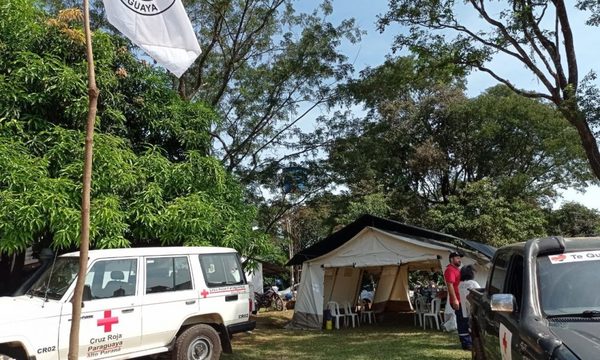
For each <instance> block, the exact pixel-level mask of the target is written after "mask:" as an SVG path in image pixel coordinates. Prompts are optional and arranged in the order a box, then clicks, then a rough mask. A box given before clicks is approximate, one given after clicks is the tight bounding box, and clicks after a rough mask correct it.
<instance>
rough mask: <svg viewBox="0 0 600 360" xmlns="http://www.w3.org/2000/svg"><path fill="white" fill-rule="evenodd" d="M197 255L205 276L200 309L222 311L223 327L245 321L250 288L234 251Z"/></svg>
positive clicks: (247, 315)
mask: <svg viewBox="0 0 600 360" xmlns="http://www.w3.org/2000/svg"><path fill="white" fill-rule="evenodd" d="M199 258H200V266H201V268H202V274H203V277H204V288H202V289H200V296H201V305H200V309H201V311H202V312H203V313H209V312H219V313H221V315H222V317H223V322H224V323H225V326H227V325H231V324H233V323H237V322H240V321H243V320H248V317H249V313H250V306H251V304H250V302H249V301H250V296H249V291H250V290H249V286H248V284H247V282H246V278H245V276H244V272H243V271H242V267H241V263H240V260H239V257H238V255H237V253H221V254H202V255H199Z"/></svg>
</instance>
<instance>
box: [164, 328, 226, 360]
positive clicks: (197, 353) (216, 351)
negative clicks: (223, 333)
mask: <svg viewBox="0 0 600 360" xmlns="http://www.w3.org/2000/svg"><path fill="white" fill-rule="evenodd" d="M221 351H222V348H221V340H220V339H219V334H218V333H217V332H216V331H215V329H213V328H212V327H210V326H209V325H205V324H199V325H194V326H192V327H191V328H189V329H187V330H186V331H184V332H183V333H181V335H179V336H178V337H177V341H175V348H174V350H173V360H200V359H208V360H217V359H219V358H220V357H221Z"/></svg>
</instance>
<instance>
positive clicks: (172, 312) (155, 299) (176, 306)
mask: <svg viewBox="0 0 600 360" xmlns="http://www.w3.org/2000/svg"><path fill="white" fill-rule="evenodd" d="M144 264H145V277H144V292H145V295H144V297H143V300H142V317H143V321H142V342H143V344H144V346H145V347H147V348H156V347H162V346H167V345H168V344H169V343H170V342H171V340H173V338H174V337H175V335H176V334H177V331H178V330H179V328H180V326H181V325H182V324H183V322H184V321H185V320H186V319H187V318H189V317H191V316H194V315H196V314H197V313H198V294H197V291H196V290H195V289H194V281H193V275H192V273H191V271H190V261H189V258H188V256H186V255H176V256H160V257H146V258H145V259H144Z"/></svg>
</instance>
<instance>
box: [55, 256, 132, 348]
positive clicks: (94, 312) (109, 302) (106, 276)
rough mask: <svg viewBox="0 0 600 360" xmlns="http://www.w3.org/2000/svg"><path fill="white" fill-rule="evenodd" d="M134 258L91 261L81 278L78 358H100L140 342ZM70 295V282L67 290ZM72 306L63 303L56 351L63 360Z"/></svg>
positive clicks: (67, 344)
mask: <svg viewBox="0 0 600 360" xmlns="http://www.w3.org/2000/svg"><path fill="white" fill-rule="evenodd" d="M138 267H139V264H138V259H137V258H120V259H107V260H97V261H95V262H94V263H93V264H92V266H91V268H90V270H89V272H88V274H87V276H86V279H85V287H84V293H83V298H84V301H83V304H82V306H83V307H82V309H81V322H80V331H79V334H80V336H79V357H80V358H92V357H93V358H97V359H103V358H106V357H111V356H115V355H124V354H128V353H131V352H134V351H137V350H138V349H139V347H140V344H141V324H142V318H141V316H142V312H141V300H140V292H139V291H138V286H137V282H138V281H137V276H136V275H137V274H138V271H139V269H138ZM70 291H71V295H70V297H72V296H73V291H74V283H73V286H72V289H70ZM71 314H72V305H71V303H70V302H67V303H65V304H64V306H63V309H62V313H61V322H60V329H59V354H60V358H61V359H67V355H68V349H69V335H70V331H71Z"/></svg>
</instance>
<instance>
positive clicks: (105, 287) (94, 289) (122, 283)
mask: <svg viewBox="0 0 600 360" xmlns="http://www.w3.org/2000/svg"><path fill="white" fill-rule="evenodd" d="M136 272H137V260H136V259H118V260H101V261H97V262H96V263H94V265H93V266H92V268H91V269H90V271H89V272H88V274H87V276H86V277H85V285H86V288H88V289H89V291H90V293H91V294H87V296H86V298H88V299H91V300H93V299H107V298H113V297H120V296H131V295H135V289H136ZM85 291H87V290H85Z"/></svg>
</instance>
